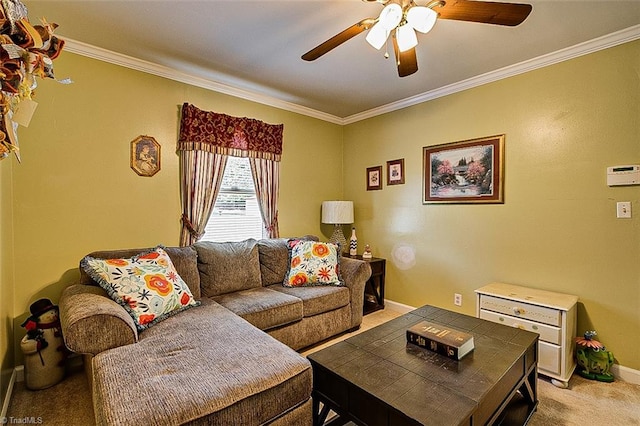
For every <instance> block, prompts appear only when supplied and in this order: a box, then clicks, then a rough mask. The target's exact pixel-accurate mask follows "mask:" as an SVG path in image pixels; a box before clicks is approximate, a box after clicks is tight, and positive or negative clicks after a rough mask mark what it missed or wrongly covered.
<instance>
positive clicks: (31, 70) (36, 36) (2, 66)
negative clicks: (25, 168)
mask: <svg viewBox="0 0 640 426" xmlns="http://www.w3.org/2000/svg"><path fill="white" fill-rule="evenodd" d="M56 27H57V25H56V24H53V23H51V24H50V23H48V22H47V21H45V20H44V19H42V25H31V23H30V22H29V19H28V17H27V7H26V6H25V5H24V3H22V1H21V0H0V85H1V91H0V160H2V159H4V158H6V157H8V156H9V154H10V153H11V152H13V153H14V154H15V156H16V158H17V159H18V161H20V152H19V148H18V137H17V133H16V132H17V128H18V125H19V124H22V125H23V126H27V125H28V124H29V120H30V119H31V116H32V114H33V111H34V110H35V107H36V105H37V104H36V103H35V102H34V101H33V100H32V97H33V96H34V90H35V88H36V86H37V83H36V79H35V77H40V78H52V79H53V78H54V75H53V62H52V61H53V60H54V59H56V58H57V57H58V55H60V52H61V51H62V48H63V46H64V40H62V39H59V38H57V37H56V36H54V35H53V30H54V29H55V28H56Z"/></svg>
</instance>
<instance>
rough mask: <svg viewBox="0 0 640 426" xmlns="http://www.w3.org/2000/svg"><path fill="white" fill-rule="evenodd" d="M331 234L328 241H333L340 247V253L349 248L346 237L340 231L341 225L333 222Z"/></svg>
mask: <svg viewBox="0 0 640 426" xmlns="http://www.w3.org/2000/svg"><path fill="white" fill-rule="evenodd" d="M333 226H334V228H333V234H331V238H329V242H330V243H334V244H337V245H338V248H339V249H340V253H344V252H346V251H347V250H349V246H348V245H347V239H346V238H345V237H344V234H343V233H342V225H339V224H337V223H336V224H335V225H333Z"/></svg>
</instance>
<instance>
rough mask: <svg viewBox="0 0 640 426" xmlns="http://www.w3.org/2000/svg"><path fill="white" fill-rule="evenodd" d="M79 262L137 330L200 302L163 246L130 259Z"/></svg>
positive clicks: (87, 259)
mask: <svg viewBox="0 0 640 426" xmlns="http://www.w3.org/2000/svg"><path fill="white" fill-rule="evenodd" d="M80 266H81V267H82V269H84V270H85V271H86V272H87V274H89V276H91V278H93V280H94V281H95V282H97V283H98V284H99V285H100V287H102V288H103V289H104V290H105V291H106V292H107V294H108V295H109V297H111V299H113V300H114V301H115V302H117V303H118V304H120V305H122V306H123V307H124V308H125V310H126V311H127V312H128V313H129V315H131V317H132V318H133V321H134V322H135V323H136V327H137V328H138V330H139V331H142V330H144V329H146V328H148V327H150V326H152V325H154V324H157V323H158V322H160V321H162V320H163V319H165V318H167V317H169V316H171V315H175V314H177V313H178V312H181V311H183V310H185V309H187V308H190V307H192V306H198V305H199V304H200V302H199V301H197V300H195V299H194V298H193V296H192V294H191V291H189V287H187V284H186V283H185V282H184V280H183V279H182V278H180V276H179V275H178V273H177V272H176V268H175V267H174V266H173V263H172V262H171V258H169V255H168V254H167V252H166V251H165V250H164V249H163V247H162V246H158V247H156V248H155V249H153V250H151V251H149V252H145V253H140V254H139V255H137V256H134V257H132V258H129V259H96V258H93V257H90V256H86V257H85V258H84V259H82V261H81V262H80Z"/></svg>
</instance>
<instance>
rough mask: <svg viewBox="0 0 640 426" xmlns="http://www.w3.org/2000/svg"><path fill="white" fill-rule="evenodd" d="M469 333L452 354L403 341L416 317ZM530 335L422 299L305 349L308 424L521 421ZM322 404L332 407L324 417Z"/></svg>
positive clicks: (532, 358)
mask: <svg viewBox="0 0 640 426" xmlns="http://www.w3.org/2000/svg"><path fill="white" fill-rule="evenodd" d="M425 320H426V321H430V322H435V323H440V324H447V325H450V326H451V327H454V328H458V329H460V330H463V331H467V332H469V333H472V334H473V336H474V341H475V349H474V351H473V352H471V353H470V354H468V355H467V356H465V357H464V358H463V359H462V360H460V361H454V360H451V359H449V358H447V357H444V356H442V355H439V354H436V353H433V352H431V351H428V350H425V349H420V348H416V347H413V346H412V345H407V343H406V335H405V331H406V329H407V328H409V327H411V326H412V325H414V324H416V323H418V322H420V321H425ZM537 343H538V335H537V334H535V333H531V332H528V331H524V330H520V329H517V328H512V327H508V326H505V325H502V324H495V323H492V322H489V321H485V320H482V319H479V318H475V317H470V316H466V315H462V314H459V313H455V312H451V311H447V310H444V309H440V308H436V307H433V306H423V307H422V308H419V309H416V310H414V311H412V312H409V313H408V314H405V315H403V316H401V317H398V318H396V319H394V320H391V321H389V322H387V323H385V324H382V325H380V326H378V327H375V328H372V329H371V330H368V331H365V332H363V333H360V334H358V335H356V336H353V337H351V338H349V339H346V340H344V341H342V342H340V343H336V344H335V345H332V346H330V347H328V348H326V349H322V350H320V351H318V352H315V353H313V354H311V355H309V356H308V358H309V360H310V361H311V365H312V366H313V416H314V418H313V421H314V425H316V426H319V425H324V424H332V425H334V424H336V425H338V424H344V423H346V422H348V421H353V422H355V423H356V424H358V425H371V426H373V425H376V426H377V425H437V426H443V425H473V426H477V425H493V424H503V425H506V424H519V425H524V424H526V423H527V422H528V421H529V418H530V417H531V415H532V414H533V412H534V411H535V409H536V406H537V404H538V398H537V388H536V380H537V372H536V365H537V359H538V345H537ZM329 410H332V411H334V412H335V413H337V414H338V416H337V417H333V418H332V419H331V420H330V421H329V422H326V423H325V421H326V419H327V415H328V413H329Z"/></svg>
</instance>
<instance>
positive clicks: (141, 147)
mask: <svg viewBox="0 0 640 426" xmlns="http://www.w3.org/2000/svg"><path fill="white" fill-rule="evenodd" d="M131 168H132V169H133V171H134V172H136V173H137V174H138V175H139V176H146V177H150V176H153V175H155V174H156V173H158V172H159V171H160V144H159V143H158V142H157V141H156V140H155V139H154V138H153V137H152V136H138V137H137V138H135V139H134V140H133V141H132V142H131Z"/></svg>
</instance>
